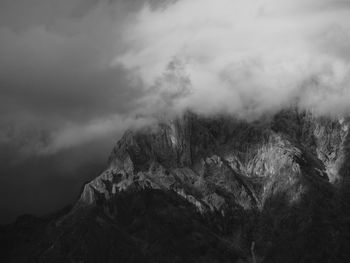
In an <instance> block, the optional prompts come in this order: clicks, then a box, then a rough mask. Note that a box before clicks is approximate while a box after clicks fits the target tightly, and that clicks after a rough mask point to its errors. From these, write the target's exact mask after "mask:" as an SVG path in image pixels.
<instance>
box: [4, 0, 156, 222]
mask: <svg viewBox="0 0 350 263" xmlns="http://www.w3.org/2000/svg"><path fill="white" fill-rule="evenodd" d="M145 2H146V1H124V0H123V1H121V0H120V1H95V0H64V1H61V0H60V1H56V0H30V1H29V0H2V1H0V200H1V201H0V210H1V217H0V221H1V222H5V221H8V220H13V219H14V217H15V216H17V215H19V214H22V213H27V212H28V213H29V212H30V213H43V212H48V211H53V210H55V209H58V208H60V206H63V205H64V204H67V203H68V202H71V201H72V200H73V199H74V198H76V197H77V194H78V191H79V188H80V187H81V184H82V183H83V181H86V180H88V179H91V178H93V177H94V176H96V175H97V174H98V173H99V172H100V171H101V169H103V168H104V167H105V163H106V159H107V157H108V153H109V151H110V150H111V148H112V147H113V143H114V142H115V140H116V139H117V138H118V137H119V136H120V135H121V133H122V132H123V130H124V129H125V128H127V127H131V126H135V125H138V123H140V124H142V123H143V122H144V121H143V120H142V119H140V117H138V118H136V117H134V116H135V114H134V112H135V109H138V108H140V107H142V105H140V98H142V97H144V96H145V93H144V92H143V90H142V89H137V88H136V86H135V85H134V84H133V83H132V82H130V79H129V76H128V74H129V73H128V71H126V70H125V69H124V68H123V67H122V66H113V67H111V66H110V62H111V60H112V59H113V58H114V56H115V54H116V53H118V52H120V45H119V39H120V32H121V30H122V27H123V23H124V21H125V20H126V19H128V17H129V16H132V15H133V13H135V12H137V10H139V9H140V8H141V7H142V6H143V5H144V4H145ZM152 6H153V8H156V7H157V6H158V4H157V3H156V1H152ZM141 104H142V103H141ZM147 121H148V120H147Z"/></svg>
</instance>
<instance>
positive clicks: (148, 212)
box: [0, 108, 350, 263]
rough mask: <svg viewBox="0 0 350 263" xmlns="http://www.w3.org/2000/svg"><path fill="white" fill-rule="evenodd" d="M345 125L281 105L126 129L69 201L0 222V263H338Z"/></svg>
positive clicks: (347, 171) (347, 144) (349, 195)
mask: <svg viewBox="0 0 350 263" xmlns="http://www.w3.org/2000/svg"><path fill="white" fill-rule="evenodd" d="M349 125H350V121H349V119H346V118H342V119H339V118H333V117H325V116H316V115H314V114H312V113H311V112H307V111H301V110H298V109H296V108H290V109H286V110H283V111H280V112H278V113H277V114H275V115H271V116H264V117H262V118H260V119H259V120H254V121H246V120H241V119H237V118H235V117H232V116H226V115H225V116H224V115H218V116H211V117H202V116H199V115H196V114H193V113H186V114H184V115H183V116H181V117H178V118H175V119H173V120H167V121H161V122H159V123H157V124H155V125H151V126H149V127H144V128H142V129H139V130H135V131H127V132H126V133H125V134H124V135H123V137H122V138H121V139H120V140H119V141H118V142H117V143H116V145H115V146H114V148H113V150H112V152H111V154H110V157H109V160H108V166H107V169H106V170H105V171H103V172H102V174H101V175H99V176H98V177H96V178H95V179H94V180H92V181H91V182H88V183H86V184H85V185H84V187H83V189H82V192H81V194H80V197H79V199H78V200H77V201H76V203H75V204H73V205H71V206H69V207H66V208H64V209H62V210H61V211H58V212H57V213H55V214H51V215H47V216H44V217H35V216H29V215H27V216H22V217H19V218H18V220H17V221H16V222H15V223H14V224H11V225H6V226H2V227H1V229H0V231H1V232H0V233H1V250H2V252H1V255H2V260H1V262H91V263H93V262H121V263H123V262H151V263H157V262H159V263H167V262H169V263H170V262H173V263H175V262H176V263H177V262H179V263H182V262H218V263H219V262H220V263H223V262H230V263H233V262H237V263H238V262H239V263H244V262H247V263H248V262H249V263H257V262H259V263H260V262H264V263H270V262H271V263H272V262H276V263H289V262H291V263H292V262H296V263H297V262H298V263H313V262H315V263H316V262H317V263H320V262H329V263H337V262H344V263H345V262H350V244H349V242H350V241H349V240H350V229H349V227H350V207H349V205H350V179H349V178H350V137H349V136H350V135H349V133H348V128H349Z"/></svg>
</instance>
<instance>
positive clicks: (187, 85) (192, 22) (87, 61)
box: [0, 0, 350, 219]
mask: <svg viewBox="0 0 350 263" xmlns="http://www.w3.org/2000/svg"><path fill="white" fill-rule="evenodd" d="M348 17H350V2H349V1H341V0H333V1H331V0H318V1H316V0H304V1H301V0H294V1H292V0H285V1H277V0H265V1H263V0H258V1H252V0H249V1H242V0H235V1H229V0H178V1H173V0H171V1H161V0H148V1H147V0H135V1H129V0H113V1H111V0H101V1H94V0H73V1H68V0H66V1H54V0H30V1H28V0H11V1H9V0H4V1H1V3H0V57H1V60H0V113H1V114H0V154H1V156H2V159H3V160H6V161H4V162H3V165H2V167H1V170H0V174H1V177H0V180H1V185H2V186H3V189H7V191H1V198H0V199H2V200H3V201H2V203H0V205H1V209H2V210H6V211H9V207H11V211H15V212H9V213H8V214H11V216H9V217H8V218H12V219H13V217H14V216H15V215H18V214H20V213H21V211H22V212H30V211H34V210H35V209H34V207H35V204H36V203H37V201H38V200H44V199H45V197H47V196H48V193H50V189H54V188H55V187H58V186H57V185H61V186H60V187H58V188H57V190H55V194H54V197H52V198H53V200H54V201H52V202H51V203H50V202H49V201H47V202H44V203H42V204H41V206H42V209H41V210H42V212H43V211H48V209H49V208H50V209H52V210H54V209H55V208H57V207H59V206H62V205H63V204H65V203H67V202H68V201H69V200H70V201H71V200H72V198H73V197H74V198H75V193H76V189H77V188H76V186H77V185H80V184H81V183H82V182H83V181H86V180H87V179H91V178H92V177H93V175H97V174H96V173H99V172H100V171H101V170H102V169H103V167H104V165H105V163H106V161H107V157H108V153H109V152H110V150H111V149H112V147H113V145H114V143H115V142H116V141H117V140H118V138H120V136H122V134H123V132H124V131H125V130H126V129H129V128H138V127H142V126H144V125H148V124H150V123H153V122H155V121H157V119H158V118H159V117H162V118H163V117H164V116H165V117H169V118H172V117H175V116H179V115H181V114H183V112H185V111H187V110H191V111H193V112H196V113H199V114H205V115H211V114H218V113H225V114H232V115H235V116H238V117H241V118H246V119H255V118H258V117H259V116H261V115H262V114H267V113H274V112H276V111H278V110H279V109H281V108H283V107H288V106H290V105H298V106H299V107H301V108H304V109H310V110H313V111H314V112H316V113H319V114H331V115H346V114H350V105H349V103H348V102H349V101H350V87H349V83H350V81H349V80H350V79H349V78H350V74H349V73H350V72H349V71H350V65H349V59H350V20H349V18H348ZM68 162H70V163H72V164H71V165H67V163H68ZM49 164H50V165H49ZM49 168H52V169H51V170H50V169H49ZM67 178H69V179H67ZM57 181H59V182H61V183H62V184H61V183H57ZM28 182H31V183H30V184H29V185H30V187H29V188H26V185H28ZM40 182H48V183H47V184H45V185H46V187H47V190H46V191H41V192H40V191H38V189H42V186H41V183H40ZM51 182H55V183H51ZM71 183H73V184H74V185H75V186H74V187H71V188H69V187H68V185H70V184H71ZM43 184H44V183H43ZM17 189H26V191H19V190H18V191H17ZM55 189H56V188H55ZM65 189H70V190H67V191H68V193H67V194H66V196H69V197H70V199H69V198H68V199H69V200H64V201H62V200H60V197H59V196H60V193H64V192H65ZM51 192H52V191H51ZM10 193H11V194H10ZM31 196H32V197H31ZM14 199H16V200H17V201H14ZM45 200H49V198H48V199H45ZM53 203H55V204H53ZM27 208H28V209H27ZM33 209H34V210H33Z"/></svg>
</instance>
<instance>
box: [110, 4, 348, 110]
mask: <svg viewBox="0 0 350 263" xmlns="http://www.w3.org/2000/svg"><path fill="white" fill-rule="evenodd" d="M349 16H350V4H349V2H348V1H330V0H321V1H316V0H306V1H301V0H297V1H295V0H293V1H292V0H286V1H277V0H261V1H243V0H235V1H230V0H215V1H214V0H191V1H190V0H182V1H178V2H176V3H174V4H172V5H170V6H168V7H167V8H166V9H158V10H152V9H150V8H148V7H147V6H145V7H144V8H143V9H142V10H141V11H140V12H139V13H138V15H137V16H135V18H134V19H133V20H131V21H128V23H127V25H126V28H124V34H123V35H122V40H123V42H122V43H123V44H124V46H125V51H124V52H123V53H119V54H116V56H115V59H114V61H113V62H112V65H119V66H120V65H122V66H123V67H124V68H125V69H128V70H129V71H130V72H132V74H133V77H134V78H135V79H139V80H141V82H142V83H143V85H144V89H145V90H147V91H148V92H154V86H155V85H159V81H158V79H159V78H160V77H161V76H162V75H163V74H164V72H166V71H167V70H168V66H169V64H170V63H172V61H174V59H175V60H176V61H178V62H179V63H181V64H182V71H183V76H185V78H186V79H187V83H190V87H189V90H190V91H191V92H188V94H187V95H186V96H182V97H179V98H177V101H176V105H171V107H173V108H174V107H175V108H177V109H176V110H177V111H181V110H184V109H187V108H190V109H192V110H195V111H197V112H201V113H205V114H210V113H213V112H222V111H223V112H229V113H234V114H237V115H240V116H242V117H251V116H256V115H259V114H261V113H264V112H269V111H274V110H277V109H279V108H281V107H284V106H288V105H289V104H290V103H291V102H292V101H293V102H294V101H299V103H300V106H301V107H307V108H312V109H314V110H315V111H316V112H320V113H321V112H322V113H329V112H331V113H334V114H344V113H349V111H350V106H349V105H348V103H346V102H347V101H349V100H350V94H349V89H350V87H349V73H350V65H349V54H350V48H349V47H350V38H349V36H350V23H349V19H348V17H349ZM173 89H174V85H169V84H168V83H166V82H165V83H163V84H162V87H161V88H160V87H158V90H161V92H162V93H164V92H172V91H173ZM166 90H167V91H166ZM154 96H156V95H154ZM168 105H169V104H168ZM164 109H165V110H167V105H164ZM157 110H159V109H157Z"/></svg>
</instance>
